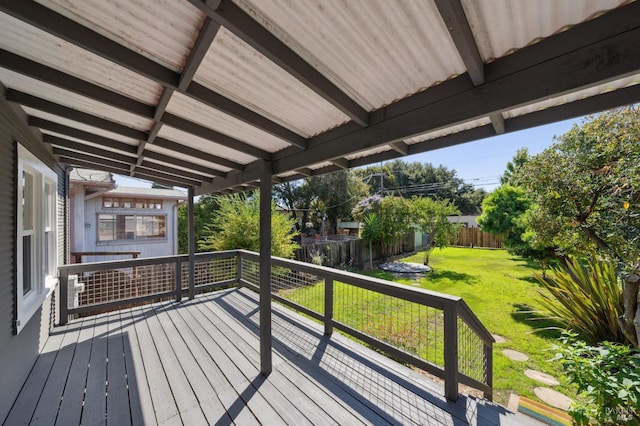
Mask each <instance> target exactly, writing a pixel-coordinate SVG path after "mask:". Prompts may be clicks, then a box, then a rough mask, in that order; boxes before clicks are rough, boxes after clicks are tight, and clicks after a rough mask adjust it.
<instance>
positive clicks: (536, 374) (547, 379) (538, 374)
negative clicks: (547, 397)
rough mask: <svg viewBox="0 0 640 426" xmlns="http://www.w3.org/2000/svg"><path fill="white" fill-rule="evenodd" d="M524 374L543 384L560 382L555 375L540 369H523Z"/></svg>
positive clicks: (552, 384)
mask: <svg viewBox="0 0 640 426" xmlns="http://www.w3.org/2000/svg"><path fill="white" fill-rule="evenodd" d="M524 375H525V376H527V377H528V378H530V379H533V380H535V381H538V382H540V383H543V384H545V385H549V386H557V385H559V384H560V382H559V381H558V380H556V378H555V377H553V376H551V375H550V374H547V373H543V372H542V371H537V370H524Z"/></svg>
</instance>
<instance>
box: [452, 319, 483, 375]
mask: <svg viewBox="0 0 640 426" xmlns="http://www.w3.org/2000/svg"><path fill="white" fill-rule="evenodd" d="M458 371H459V372H460V373H462V374H464V375H466V376H469V377H471V378H472V379H475V380H477V381H479V382H483V383H486V377H487V365H486V364H485V358H484V343H483V342H482V340H481V339H480V337H479V336H478V335H477V334H476V333H475V332H474V331H473V330H472V329H471V327H469V326H468V325H467V324H466V323H465V322H464V321H463V320H462V319H460V318H458Z"/></svg>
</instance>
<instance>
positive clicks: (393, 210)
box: [353, 195, 413, 258]
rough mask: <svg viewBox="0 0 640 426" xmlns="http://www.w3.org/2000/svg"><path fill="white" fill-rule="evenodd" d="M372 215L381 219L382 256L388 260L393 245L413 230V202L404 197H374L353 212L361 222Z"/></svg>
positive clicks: (366, 200)
mask: <svg viewBox="0 0 640 426" xmlns="http://www.w3.org/2000/svg"><path fill="white" fill-rule="evenodd" d="M372 213H373V214H375V215H377V216H378V217H379V219H380V225H379V226H380V228H381V230H380V243H381V245H382V255H383V256H384V257H385V258H387V257H389V255H390V254H391V249H392V247H393V244H394V243H395V242H396V241H397V240H398V239H399V238H401V237H402V236H403V235H404V234H405V233H406V232H409V231H411V230H412V229H413V218H412V207H411V201H410V200H407V199H406V198H402V197H384V198H383V197H380V196H377V195H374V196H372V197H369V198H367V199H365V200H363V201H361V202H360V203H359V204H358V206H356V208H354V210H353V216H354V218H355V219H356V220H359V221H363V220H364V218H365V217H366V216H367V215H369V214H372Z"/></svg>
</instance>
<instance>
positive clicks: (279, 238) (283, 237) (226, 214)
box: [198, 191, 298, 258]
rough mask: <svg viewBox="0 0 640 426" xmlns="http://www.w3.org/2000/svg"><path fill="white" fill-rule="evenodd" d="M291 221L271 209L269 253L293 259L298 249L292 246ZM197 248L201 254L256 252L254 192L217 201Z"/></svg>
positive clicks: (257, 226) (257, 219) (257, 208)
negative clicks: (239, 250) (240, 251)
mask: <svg viewBox="0 0 640 426" xmlns="http://www.w3.org/2000/svg"><path fill="white" fill-rule="evenodd" d="M293 228H294V224H293V220H292V219H291V218H288V217H286V216H285V215H282V214H279V213H277V212H276V210H275V204H274V203H272V206H271V253H272V254H273V256H279V257H287V258H291V257H293V254H294V252H295V249H296V248H297V247H298V245H297V244H296V243H294V242H293V239H292V238H293V237H294V235H295V232H293ZM198 246H199V248H200V249H203V250H233V249H245V250H252V251H260V198H259V196H258V194H257V193H256V192H255V191H254V192H251V193H249V194H232V195H227V196H224V197H219V198H218V209H217V210H216V211H215V212H214V214H213V217H212V220H211V223H210V224H209V225H207V226H205V233H204V236H203V238H202V239H201V240H200V241H199V243H198Z"/></svg>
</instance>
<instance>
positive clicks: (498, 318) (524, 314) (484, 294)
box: [287, 247, 575, 404]
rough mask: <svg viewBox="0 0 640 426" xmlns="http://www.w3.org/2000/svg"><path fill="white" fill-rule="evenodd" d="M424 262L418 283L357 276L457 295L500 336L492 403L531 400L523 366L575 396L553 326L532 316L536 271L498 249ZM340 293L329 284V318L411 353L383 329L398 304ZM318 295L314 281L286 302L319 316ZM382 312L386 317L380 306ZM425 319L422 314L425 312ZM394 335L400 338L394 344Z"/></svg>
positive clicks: (451, 251)
mask: <svg viewBox="0 0 640 426" xmlns="http://www.w3.org/2000/svg"><path fill="white" fill-rule="evenodd" d="M423 258H424V253H417V254H415V255H413V256H410V257H407V258H404V259H402V260H401V261H404V262H415V263H422V261H423ZM430 265H431V267H432V268H433V269H434V272H432V273H430V274H429V275H427V276H426V277H424V278H419V279H397V278H395V277H394V276H393V275H392V274H390V273H387V272H384V271H381V270H372V271H365V272H364V274H365V275H369V276H374V277H377V278H382V279H386V280H390V281H395V282H397V283H401V284H406V285H410V286H413V287H421V288H424V289H428V290H433V291H438V292H442V293H447V294H451V295H455V296H460V297H462V298H464V300H465V301H466V302H467V304H468V305H469V307H470V308H471V309H472V310H473V312H474V313H475V314H476V315H477V316H478V318H479V319H480V320H481V321H482V323H483V324H484V325H485V326H486V327H487V329H488V330H489V331H490V332H491V333H493V334H498V335H500V336H503V337H505V338H506V342H504V343H496V344H495V345H494V368H493V377H494V380H493V385H494V400H495V401H496V402H499V403H502V404H506V403H507V401H508V399H509V395H510V394H511V393H516V394H518V395H521V396H525V397H528V398H531V399H535V400H538V398H537V397H536V396H535V394H534V392H533V389H534V388H535V387H538V386H544V385H542V384H539V383H537V382H535V381H534V380H532V379H530V378H528V377H527V376H525V375H524V371H525V370H526V369H532V370H538V371H542V372H545V373H548V374H551V375H552V376H554V377H556V378H557V379H558V380H559V381H560V385H559V386H557V387H555V389H556V390H558V391H559V392H562V393H564V394H565V395H567V396H569V397H571V398H574V397H575V392H574V391H573V390H572V389H571V388H569V387H568V385H567V381H566V379H565V378H564V377H563V375H562V370H561V367H560V365H559V364H558V363H557V362H554V361H551V358H553V356H554V355H555V354H554V352H553V351H552V350H551V346H552V345H553V344H554V343H556V339H557V337H558V336H559V331H558V330H557V329H555V327H557V326H558V324H556V323H554V322H553V321H550V320H548V319H545V318H544V315H542V314H540V313H539V312H538V310H539V309H540V307H541V304H540V302H539V299H540V296H539V292H541V291H544V290H543V289H542V288H541V287H540V286H539V285H538V284H537V281H536V280H535V279H534V278H533V273H534V272H539V270H538V268H537V266H535V265H533V264H530V263H528V262H527V261H526V260H524V259H522V258H518V257H514V256H512V255H509V254H508V253H507V252H506V251H503V250H483V249H470V248H453V247H449V248H446V249H444V250H435V251H434V252H433V253H432V255H431V259H430ZM345 287H351V286H345ZM343 291H348V290H347V289H346V288H345V289H343V288H342V286H341V284H340V283H336V287H335V295H336V297H335V300H336V304H337V305H336V307H335V309H336V313H337V312H341V314H340V315H341V316H342V318H337V319H338V320H340V321H343V322H345V323H349V325H352V326H354V327H355V328H358V329H360V330H362V331H366V332H368V333H372V331H376V330H378V331H381V332H382V334H384V333H385V332H386V334H388V336H387V339H385V340H387V341H389V342H390V343H393V344H399V346H402V347H405V348H407V349H408V348H409V347H411V349H412V350H410V351H411V352H414V350H413V346H415V345H412V342H408V341H407V339H409V340H411V335H396V334H395V333H394V330H392V329H389V330H385V328H386V327H387V326H388V325H389V324H394V323H397V322H398V320H399V319H401V318H403V316H402V315H401V314H398V313H397V310H398V309H400V310H402V309H405V308H403V305H402V304H400V305H396V308H394V309H391V311H392V313H391V314H388V313H387V314H384V313H383V312H382V311H383V310H384V309H382V310H381V309H380V306H381V304H384V303H387V304H388V303H394V302H395V301H389V299H388V298H387V299H384V298H383V297H382V296H380V295H375V294H369V293H370V292H365V293H362V295H361V296H359V299H354V298H353V295H351V297H349V296H350V295H348V294H344V295H342V294H341V293H342V292H343ZM322 294H323V285H322V284H318V285H314V286H311V287H307V288H301V289H299V290H295V291H293V292H292V293H290V294H288V295H287V297H288V298H291V299H295V300H296V301H297V302H299V303H301V304H303V305H305V306H308V307H311V308H312V309H316V310H318V311H321V310H322V309H321V300H322V296H321V295H322ZM343 296H344V297H343ZM354 300H355V302H354ZM385 312H388V309H387V310H386V311H385ZM394 312H395V313H394ZM363 313H365V314H363ZM368 313H370V315H369V314H368ZM389 315H391V318H389ZM426 315H427V316H429V313H428V312H427V313H426ZM429 318H431V319H430V321H431V320H434V321H438V318H436V317H429ZM434 318H435V319H434ZM415 328H416V327H415V326H414V329H415ZM398 329H399V330H403V329H404V330H407V327H405V326H404V325H399V328H398ZM408 329H411V327H408ZM400 333H401V334H402V333H403V332H402V331H401V332H400ZM372 334H377V333H372ZM405 334H406V332H405ZM380 337H382V336H380ZM396 338H398V339H400V340H401V341H395V339H396ZM422 345H424V343H422ZM418 346H419V345H418ZM507 348H508V349H513V350H516V351H519V352H523V353H525V354H527V355H528V356H529V360H528V361H525V362H518V361H512V360H510V359H508V358H507V357H505V356H504V355H503V354H502V350H503V349H507ZM416 349H417V353H420V355H421V356H422V357H423V358H425V359H430V360H432V361H436V362H437V361H440V359H441V357H442V354H441V349H442V348H439V347H432V346H429V345H428V344H427V345H426V346H423V347H421V348H420V347H416Z"/></svg>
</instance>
